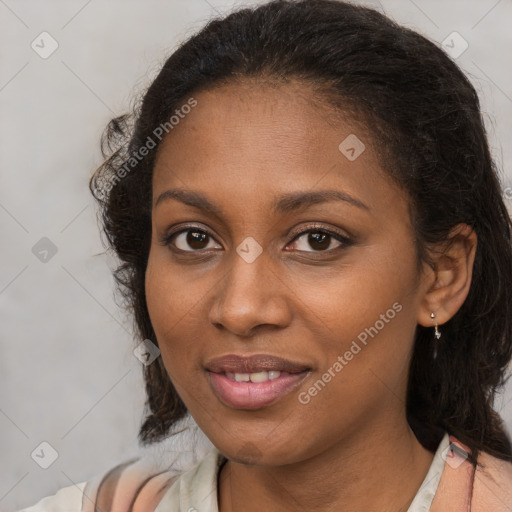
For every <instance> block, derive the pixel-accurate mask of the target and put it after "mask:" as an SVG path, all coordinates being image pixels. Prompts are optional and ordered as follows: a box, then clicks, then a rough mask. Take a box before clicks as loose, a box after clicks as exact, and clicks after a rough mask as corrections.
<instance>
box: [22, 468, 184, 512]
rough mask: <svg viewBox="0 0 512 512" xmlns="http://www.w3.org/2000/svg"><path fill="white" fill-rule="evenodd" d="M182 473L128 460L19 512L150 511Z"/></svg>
mask: <svg viewBox="0 0 512 512" xmlns="http://www.w3.org/2000/svg"><path fill="white" fill-rule="evenodd" d="M179 476H180V473H178V472H176V471H173V470H170V469H158V468H156V467H155V466H154V465H152V464H151V461H148V460H144V459H143V458H136V459H132V460H128V461H126V462H123V463H121V464H118V465H117V466H115V467H113V468H112V469H110V470H109V471H107V472H106V473H102V474H100V475H98V476H97V477H96V478H94V479H92V480H90V481H87V482H81V483H80V484H77V485H72V486H69V487H64V488H62V489H60V490H59V491H58V492H57V493H56V494H54V495H53V496H48V497H46V498H43V499H42V500H40V501H39V502H38V503H36V504H35V505H33V506H31V507H29V508H25V509H23V510H21V511H20V512H94V511H97V510H105V511H107V510H108V511H109V512H127V511H130V512H148V511H152V510H154V509H155V508H156V506H157V505H158V503H159V502H160V500H161V499H162V496H163V495H164V494H165V492H166V491H167V490H168V489H169V488H170V487H171V486H172V484H173V483H174V481H176V480H177V479H178V478H179Z"/></svg>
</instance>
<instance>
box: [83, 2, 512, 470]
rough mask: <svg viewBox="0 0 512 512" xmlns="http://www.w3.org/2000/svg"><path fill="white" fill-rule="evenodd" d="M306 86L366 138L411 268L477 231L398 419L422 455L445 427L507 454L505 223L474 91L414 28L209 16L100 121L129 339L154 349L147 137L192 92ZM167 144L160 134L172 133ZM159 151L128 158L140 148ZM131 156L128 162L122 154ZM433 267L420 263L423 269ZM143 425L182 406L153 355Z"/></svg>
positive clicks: (295, 14) (336, 12) (98, 192)
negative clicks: (451, 305) (413, 249)
mask: <svg viewBox="0 0 512 512" xmlns="http://www.w3.org/2000/svg"><path fill="white" fill-rule="evenodd" d="M251 77H253V78H257V79H265V80H268V81H269V82H275V83H282V82H284V81H286V80H292V79H293V80H298V81H302V82H303V83H308V84H311V85H315V86H318V87H319V89H318V90H322V91H324V94H323V96H324V100H326V101H328V102H329V103H330V104H331V105H332V108H333V111H334V110H336V109H338V110H340V111H345V112H349V113H350V115H351V116H352V118H353V119H355V120H356V121H360V122H363V124H365V126H366V127H367V129H368V130H370V131H371V134H372V140H374V141H375V142H376V144H378V148H380V152H379V154H380V158H381V160H382V162H383V168H384V169H385V171H386V172H387V173H388V174H389V175H390V176H391V177H392V178H393V179H394V180H395V181H396V183H397V184H398V185H399V186H400V187H401V188H402V189H404V190H405V191H407V193H408V197H409V198H410V202H411V205H412V208H411V215H412V222H413V226H414V229H415V235H416V236H415V239H416V246H417V253H418V257H419V261H426V262H429V256H428V248H429V247H432V246H435V244H439V243H441V242H443V241H446V240H447V238H448V234H449V232H450V230H451V229H452V228H453V227H454V226H455V225H456V224H458V223H466V224H469V225H470V226H472V228H473V229H474V230H475V232H476V234H477V236H478V246H477V251H476V258H475V262H474V269H473V278H472V283H471V288H470V291H469V295H468V297H467V299H466V300H465V302H464V304H463V305H462V307H461V308H460V309H459V311H458V312H457V313H456V314H455V315H454V316H453V318H451V319H450V320H449V321H448V322H446V323H445V324H443V325H442V338H441V339H440V340H439V342H438V344H437V356H436V357H434V342H433V340H432V337H433V336H432V330H431V329H427V328H424V327H422V326H420V325H418V326H417V331H416V336H415V343H414V352H413V356H412V361H411V367H410V372H409V383H408V397H407V417H408V421H409V424H410V425H411V427H412V428H413V430H414V431H415V433H416V435H417V436H418V439H419V440H420V442H421V443H422V444H423V445H424V446H425V447H427V448H429V449H431V450H434V449H435V448H436V447H437V444H438V443H439V441H440V439H441V437H442V435H443V433H444V432H445V431H447V432H449V433H450V434H453V435H454V436H455V437H457V438H458V439H459V440H460V441H462V442H463V443H465V444H466V445H468V446H469V447H470V448H471V458H470V460H471V461H472V462H474V461H475V460H476V456H477V453H478V451H479V450H483V451H486V452H488V453H490V454H492V455H494V456H496V457H499V458H502V459H507V460H512V449H511V444H510V439H509V438H508V436H507V434H506V431H505V429H504V427H503V424H502V421H501V419H500V417H499V415H498V414H497V413H496V412H495V411H494V410H493V401H494V397H495V393H496V390H497V389H499V387H500V386H501V385H503V383H504V377H505V371H506V368H507V365H508V363H509V361H510V359H511V351H512V296H511V287H510V283H512V248H511V246H512V244H511V220H510V217H509V215H508V212H507V210H506V207H505V204H504V201H503V198H502V193H501V189H500V183H499V179H498V176H497V171H496V168H495V165H494V163H493V160H492V158H491V155H490V152H489V147H488V142H487V139H486V133H485V129H484V126H483V122H482V117H481V113H480V106H479V100H478V97H477V94H476V92H475V90H474V88H473V87H472V85H471V84H470V82H469V80H468V79H467V78H466V76H465V75H464V73H463V72H462V71H461V70H460V69H459V67H458V66H457V65H456V64H455V63H454V62H453V61H452V60H451V59H450V58H449V57H448V56H447V55H445V53H444V52H443V51H442V50H441V49H440V48H438V47H437V46H436V44H434V43H432V42H430V41H429V40H427V39H426V38H425V37H423V36H421V35H420V34H418V33H416V32H414V31H412V30H409V29H406V28H403V27H401V26H399V25H397V24H395V23H394V22H393V21H391V20H390V19H388V18H387V17H385V16H384V15H381V14H380V13H378V12H376V11H374V10H371V9H368V8H365V7H361V6H355V5H352V4H349V3H345V2H341V1H335V0H302V1H301V0H299V1H291V0H284V1H271V2H268V3H266V4H263V5H260V6H258V7H254V8H243V9H241V10H238V11H235V12H233V13H231V14H229V15H228V16H226V17H224V18H221V19H213V20H211V21H210V22H208V23H207V25H206V26H205V27H204V28H203V29H202V30H201V31H200V32H199V33H197V34H196V35H194V36H193V37H191V38H190V39H189V40H187V41H186V42H184V43H183V44H181V45H180V46H179V48H177V49H176V51H174V52H173V53H172V55H171V56H170V57H169V58H168V59H167V61H166V62H165V64H164V65H163V67H162V69H161V71H160V73H159V74H158V76H157V77H156V79H155V80H154V81H153V82H152V84H151V85H150V86H149V88H148V89H147V91H146V93H145V94H144V96H143V98H142V101H141V102H140V104H139V105H138V106H136V107H135V109H134V112H133V113H132V114H130V115H124V116H120V117H118V118H115V119H113V120H112V121H111V122H110V124H109V126H108V127H107V129H106V131H105V134H104V138H103V145H102V148H103V154H104V157H105V161H104V163H103V164H102V165H101V167H100V168H99V169H98V170H97V171H96V172H95V174H94V176H93V177H92V178H91V182H90V188H91V191H92V192H93V194H94V195H95V197H96V199H97V200H98V202H99V205H100V211H101V215H102V221H103V226H104V232H105V234H106V235H107V238H108V243H109V245H110V246H111V248H112V249H113V250H114V251H115V253H116V255H117V257H118V258H119V260H120V265H119V267H118V268H117V269H116V270H115V273H114V275H115V278H116V281H117V283H118V287H119V290H121V292H122V293H123V296H124V297H125V298H126V305H127V306H128V308H129V309H130V311H131V312H132V313H133V317H134V321H135V325H136V330H137V335H138V337H139V338H140V339H141V340H143V339H150V340H152V341H153V342H155V343H157V339H156V336H155V333H154V331H153V327H152V325H151V322H150V318H149V314H148V309H147V305H146V298H145V290H144V280H145V270H146V266H147V260H148V253H149V247H150V236H151V204H152V191H151V188H152V187H151V185H152V183H151V181H152V169H153V164H154V161H155V154H156V152H157V149H158V144H159V142H160V139H159V138H158V137H157V136H156V135H155V133H159V132H155V129H156V128H157V127H159V126H162V125H165V123H167V127H168V128H170V127H169V119H170V117H171V116H172V115H173V114H174V113H175V112H176V110H179V109H180V107H181V106H182V105H184V104H186V103H187V101H189V100H190V98H191V97H192V95H193V94H196V93H197V92H199V91H201V90H206V89H210V88H214V87H219V86H221V85H222V84H225V83H233V82H236V81H241V80H243V79H244V78H245V79H248V78H251ZM170 136H172V135H170ZM150 139H151V141H152V144H151V145H152V146H156V147H155V148H153V149H151V150H150V151H149V152H147V155H145V156H144V157H143V158H140V155H141V152H140V150H141V148H143V147H144V146H146V147H148V143H149V140H150ZM134 155H137V158H135V157H134ZM430 263H431V264H432V262H430ZM144 372H145V375H144V377H145V382H146V391H147V407H148V410H147V417H146V418H145V421H144V422H143V424H142V426H141V429H140V433H139V438H140V440H141V442H143V443H151V442H154V441H158V440H160V439H163V438H164V437H166V436H168V435H170V434H171V433H172V428H171V427H173V426H175V425H176V422H177V421H178V420H179V419H181V418H183V417H184V416H185V415H186V413H187V410H186V408H185V405H184V404H183V402H182V400H181V399H180V397H179V396H178V394H177V392H176V390H175V388H174V387H173V385H172V383H171V381H170V380H169V377H168V375H167V372H166V370H165V368H164V366H163V363H162V359H161V358H158V359H157V360H156V361H155V362H154V363H153V364H151V365H149V366H146V367H144Z"/></svg>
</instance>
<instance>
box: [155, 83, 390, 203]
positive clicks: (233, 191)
mask: <svg viewBox="0 0 512 512" xmlns="http://www.w3.org/2000/svg"><path fill="white" fill-rule="evenodd" d="M193 97H194V98H195V99H196V101H197V105H196V106H195V107H194V108H193V109H192V110H191V111H190V112H189V113H188V114H187V115H186V116H184V118H183V119H181V120H180V122H179V124H178V125H176V126H175V127H174V128H173V130H172V131H171V132H170V133H169V134H168V135H167V136H166V137H165V138H164V140H163V142H162V144H161V145H160V147H159V150H158V154H157V159H156V163H155V168H154V176H153V189H154V197H155V198H156V196H157V195H158V194H159V193H161V192H162V191H163V190H165V188H170V187H181V188H187V189H200V190H201V191H203V192H205V193H206V194H208V192H210V194H214V195H215V194H217V195H218V196H219V198H220V199H221V200H225V199H229V201H230V202H236V201H237V199H238V200H239V201H240V204H244V202H245V203H246V204H247V201H250V202H251V204H252V205H254V204H255V203H257V202H258V203H260V202H261V206H262V207H263V203H264V202H266V199H265V198H267V197H268V196H272V195H276V194H279V193H282V192H284V191H294V190H312V189H315V188H333V187H334V188H336V189H338V190H343V191H345V192H347V193H351V194H353V195H355V196H359V197H360V198H361V200H362V201H363V202H365V203H366V204H368V203H374V202H375V201H377V200H378V199H379V198H378V197H372V195H374V193H375V191H376V190H378V191H379V195H380V199H385V196H386V194H388V195H389V194H391V195H393V193H394V194H398V190H396V187H394V186H393V184H392V183H391V182H390V180H389V179H388V178H387V176H386V175H385V173H384V172H383V171H382V169H381V168H380V166H379V162H378V157H377V154H376V152H375V150H374V148H373V146H374V144H373V141H372V140H371V138H370V135H369V132H368V130H365V129H364V127H362V126H361V124H360V123H356V122H354V121H353V120H350V119H349V118H348V117H345V118H344V117H343V116H342V115H339V114H338V113H336V112H335V111H334V109H333V108H332V107H329V106H328V105H327V104H326V103H325V102H324V101H322V100H321V99H320V97H319V96H315V89H314V88H312V87H310V86H307V85H304V84H302V83H293V82H292V83H288V84H284V85H279V86H277V85H269V84H267V83H258V82H252V83H244V84H232V85H224V86H222V87H219V88H217V89H212V90H208V91H201V92H199V93H197V94H194V95H193ZM334 119H336V122H333V120H334ZM345 141H348V142H345ZM354 143H355V146H354ZM340 145H341V150H340ZM347 146H354V148H355V151H356V152H357V153H359V152H360V151H361V150H362V149H363V148H364V150H362V152H361V153H360V154H359V156H357V158H355V159H353V158H352V156H353V154H351V153H350V152H348V153H347V152H346V149H347ZM348 149H349V150H350V149H352V148H350V147H349V148H348ZM347 156H348V157H351V158H348V157H347ZM393 189H395V190H394V191H393ZM255 191H258V194H256V195H255V194H254V192H255ZM363 197H366V200H365V199H363ZM388 199H389V198H388Z"/></svg>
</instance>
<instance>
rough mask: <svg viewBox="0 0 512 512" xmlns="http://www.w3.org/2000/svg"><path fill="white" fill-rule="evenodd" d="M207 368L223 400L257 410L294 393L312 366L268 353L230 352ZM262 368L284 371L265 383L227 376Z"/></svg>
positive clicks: (217, 394) (216, 390) (242, 407)
mask: <svg viewBox="0 0 512 512" xmlns="http://www.w3.org/2000/svg"><path fill="white" fill-rule="evenodd" d="M206 370H207V373H208V377H209V379H208V380H209V383H210V386H211V388H212V390H213V392H214V393H215V395H216V396H217V398H218V399H219V400H220V401H221V402H222V403H224V404H225V405H227V406H228V407H231V408H234V409H248V410H254V409H261V408H262V407H266V406H269V405H272V404H274V403H276V402H277V401H279V400H281V399H282V398H284V397H285V396H286V395H288V394H289V393H291V392H292V391H293V390H294V389H295V388H296V387H297V386H299V385H300V383H301V382H302V381H303V380H304V379H305V378H306V377H307V375H308V374H309V372H310V370H311V368H309V367H308V366H307V365H305V364H303V363H299V362H296V361H290V360H288V359H283V358H281V357H277V356H272V355H268V354H255V355H251V356H239V355H236V354H230V355H227V356H222V357H218V358H215V359H212V360H210V361H209V362H208V363H207V365H206ZM262 371H280V372H281V374H280V376H279V377H277V378H276V379H272V380H267V381H265V382H236V381H234V380H232V379H230V378H229V377H228V376H227V375H226V373H256V372H262Z"/></svg>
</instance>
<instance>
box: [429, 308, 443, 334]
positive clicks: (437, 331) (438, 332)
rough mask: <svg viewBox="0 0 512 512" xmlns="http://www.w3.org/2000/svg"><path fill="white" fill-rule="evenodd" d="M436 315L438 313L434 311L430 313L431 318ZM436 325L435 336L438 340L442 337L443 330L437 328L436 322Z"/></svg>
mask: <svg viewBox="0 0 512 512" xmlns="http://www.w3.org/2000/svg"><path fill="white" fill-rule="evenodd" d="M435 317H436V315H434V313H430V318H432V320H433V319H434V318H435ZM435 325H436V327H435V331H434V336H435V338H436V340H438V339H439V338H440V337H441V332H440V331H439V329H438V328H437V324H435Z"/></svg>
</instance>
